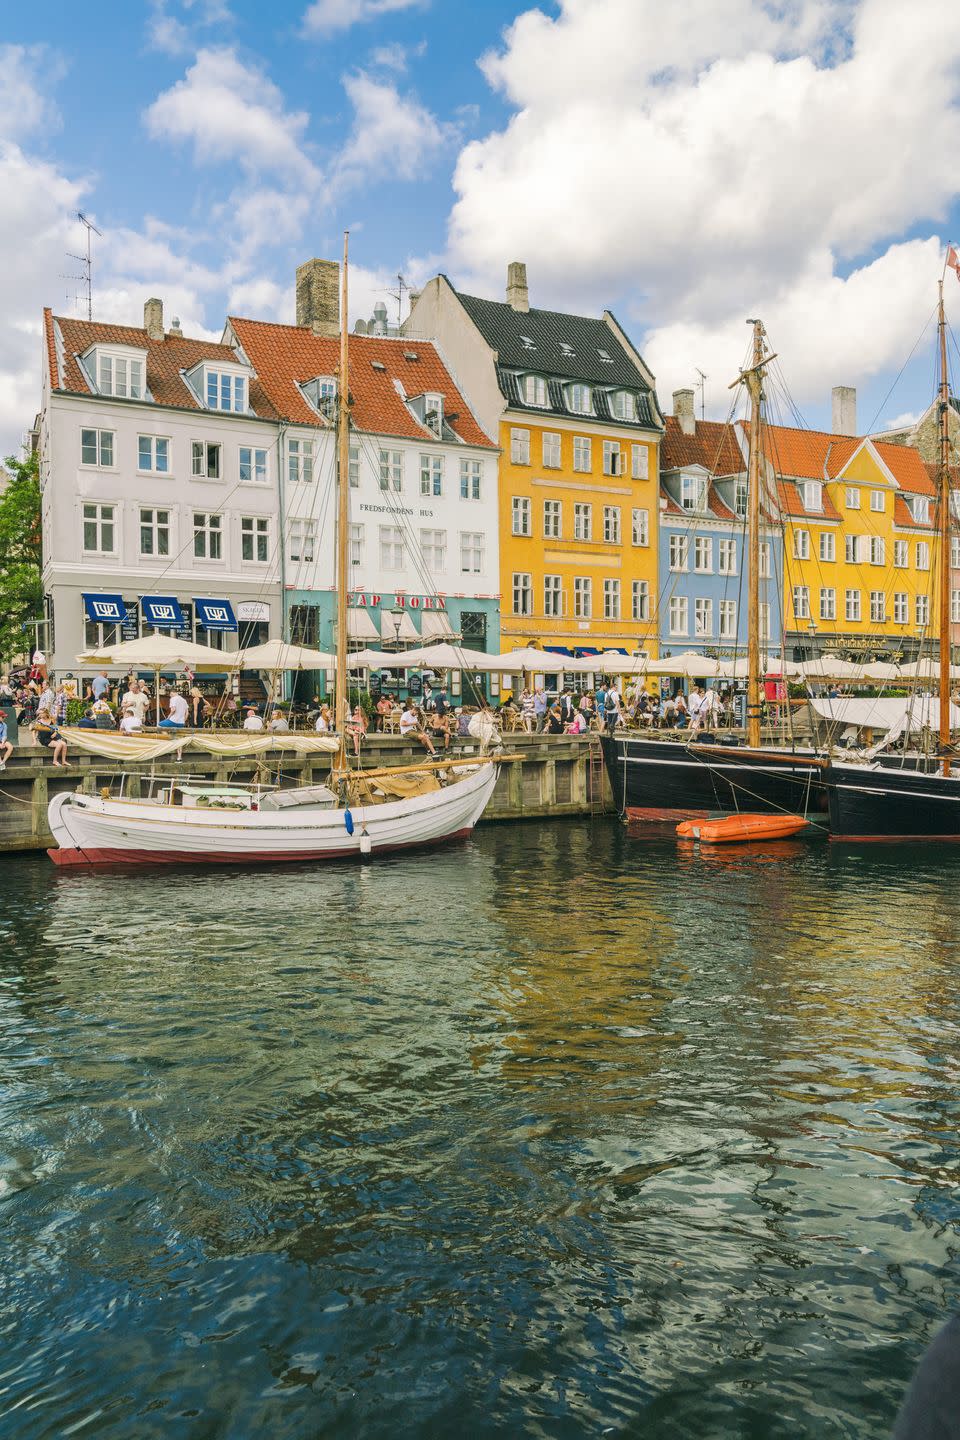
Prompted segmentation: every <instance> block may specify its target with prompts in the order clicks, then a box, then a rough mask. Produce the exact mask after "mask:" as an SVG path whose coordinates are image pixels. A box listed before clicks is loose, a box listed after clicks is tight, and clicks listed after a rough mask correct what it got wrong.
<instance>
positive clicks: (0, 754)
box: [0, 713, 13, 770]
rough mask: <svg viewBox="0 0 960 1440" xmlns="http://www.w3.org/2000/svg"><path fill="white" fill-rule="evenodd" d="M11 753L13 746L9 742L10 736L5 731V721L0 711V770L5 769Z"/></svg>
mask: <svg viewBox="0 0 960 1440" xmlns="http://www.w3.org/2000/svg"><path fill="white" fill-rule="evenodd" d="M12 754H13V746H12V745H11V743H10V736H9V734H8V731H7V722H6V720H4V718H3V714H2V713H0V770H6V768H7V761H8V760H9V759H10V756H11V755H12Z"/></svg>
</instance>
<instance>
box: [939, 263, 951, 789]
mask: <svg viewBox="0 0 960 1440" xmlns="http://www.w3.org/2000/svg"><path fill="white" fill-rule="evenodd" d="M938 318H939V327H938V328H939V332H940V402H939V411H940V415H939V419H940V753H941V755H942V756H943V773H944V775H949V774H950V755H949V749H950V430H949V422H950V382H949V380H948V378H947V324H946V320H945V319H944V314H943V280H942V279H941V281H940V303H939V309H938Z"/></svg>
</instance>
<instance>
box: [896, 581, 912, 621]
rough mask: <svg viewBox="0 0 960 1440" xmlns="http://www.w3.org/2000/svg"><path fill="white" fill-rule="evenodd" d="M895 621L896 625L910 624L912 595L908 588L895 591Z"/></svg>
mask: <svg viewBox="0 0 960 1440" xmlns="http://www.w3.org/2000/svg"><path fill="white" fill-rule="evenodd" d="M893 623H894V625H909V624H910V596H909V595H908V593H907V591H906V590H895V591H894V592H893Z"/></svg>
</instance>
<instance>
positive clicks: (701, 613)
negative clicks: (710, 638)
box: [693, 597, 713, 638]
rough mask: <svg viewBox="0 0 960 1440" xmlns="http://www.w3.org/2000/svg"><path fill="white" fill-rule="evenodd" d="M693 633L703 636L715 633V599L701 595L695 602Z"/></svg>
mask: <svg viewBox="0 0 960 1440" xmlns="http://www.w3.org/2000/svg"><path fill="white" fill-rule="evenodd" d="M693 633H694V634H695V635H699V636H701V637H702V638H704V637H706V636H707V635H712V634H713V601H712V600H705V599H703V598H702V597H700V598H699V599H697V600H694V602H693Z"/></svg>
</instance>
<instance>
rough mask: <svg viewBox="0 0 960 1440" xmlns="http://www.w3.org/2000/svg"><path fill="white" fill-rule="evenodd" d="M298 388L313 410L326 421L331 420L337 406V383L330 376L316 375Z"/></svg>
mask: <svg viewBox="0 0 960 1440" xmlns="http://www.w3.org/2000/svg"><path fill="white" fill-rule="evenodd" d="M300 388H301V390H302V391H303V393H304V395H305V396H306V398H307V400H309V402H310V404H311V405H312V406H313V408H314V410H316V411H318V412H319V414H321V415H323V416H325V417H326V418H327V419H328V420H331V419H332V418H333V413H334V410H335V409H336V405H337V382H336V380H335V378H334V377H333V376H332V375H317V376H316V377H315V378H314V379H313V380H308V381H307V382H306V384H305V385H301V387H300Z"/></svg>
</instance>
